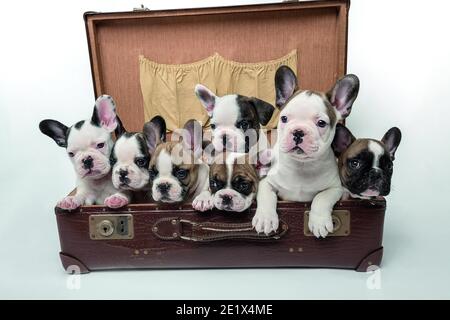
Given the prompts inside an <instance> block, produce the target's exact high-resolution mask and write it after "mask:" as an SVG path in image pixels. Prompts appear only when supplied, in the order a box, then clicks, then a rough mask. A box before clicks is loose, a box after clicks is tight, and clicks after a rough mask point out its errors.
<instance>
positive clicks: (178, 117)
mask: <svg viewBox="0 0 450 320" xmlns="http://www.w3.org/2000/svg"><path fill="white" fill-rule="evenodd" d="M139 65H140V85H141V92H142V97H143V101H144V116H145V121H148V120H149V119H151V118H152V117H154V116H155V115H161V116H162V117H164V119H165V120H166V122H167V128H168V129H169V130H170V131H173V130H175V129H176V128H180V127H182V126H183V125H184V123H185V122H186V121H188V120H189V119H197V120H199V121H200V122H201V123H202V124H203V125H204V126H208V115H207V113H206V111H205V110H204V108H203V107H202V105H201V104H200V102H199V101H198V99H197V98H196V96H195V94H194V87H195V85H196V84H197V83H201V84H203V85H205V86H207V87H208V88H209V89H210V90H211V91H213V92H214V93H215V94H217V95H218V96H223V95H226V94H234V93H236V94H241V95H245V96H251V97H257V98H259V99H262V100H264V101H267V102H269V103H271V104H273V105H275V88H274V78H275V72H276V70H277V69H278V67H280V66H281V65H287V66H289V67H290V68H291V69H293V70H297V50H293V51H291V52H290V53H289V54H287V55H285V56H283V57H281V58H279V59H276V60H270V61H262V62H256V63H247V62H246V63H240V62H236V61H232V60H228V59H226V58H224V57H222V56H221V55H219V54H218V53H215V54H214V55H212V56H210V57H207V58H205V59H203V60H200V61H196V62H193V63H189V64H162V63H157V62H155V61H151V60H149V59H148V58H145V57H144V56H142V55H141V56H139ZM277 118H278V112H275V114H274V115H273V117H272V119H271V121H270V122H269V123H268V125H267V126H266V128H268V129H273V128H275V126H276V124H277Z"/></svg>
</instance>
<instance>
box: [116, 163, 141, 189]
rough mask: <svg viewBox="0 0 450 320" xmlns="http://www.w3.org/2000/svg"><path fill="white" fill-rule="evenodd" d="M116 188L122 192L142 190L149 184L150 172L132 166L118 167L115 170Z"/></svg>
mask: <svg viewBox="0 0 450 320" xmlns="http://www.w3.org/2000/svg"><path fill="white" fill-rule="evenodd" d="M112 180H113V184H114V187H116V188H118V189H122V190H136V191H137V190H142V189H144V188H145V187H146V186H147V185H148V183H149V174H148V170H145V169H138V168H133V167H131V166H116V167H114V170H113V177H112Z"/></svg>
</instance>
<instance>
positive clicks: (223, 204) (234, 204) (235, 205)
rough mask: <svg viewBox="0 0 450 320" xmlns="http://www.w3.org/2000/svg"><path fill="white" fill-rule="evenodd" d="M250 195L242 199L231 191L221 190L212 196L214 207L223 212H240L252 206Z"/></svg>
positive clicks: (238, 194)
mask: <svg viewBox="0 0 450 320" xmlns="http://www.w3.org/2000/svg"><path fill="white" fill-rule="evenodd" d="M252 201H253V197H252V195H250V196H248V197H244V196H243V195H242V194H240V193H238V192H236V191H235V190H233V189H223V190H220V191H217V192H216V193H215V194H214V205H215V207H216V208H217V209H219V210H223V211H233V212H242V211H244V210H246V209H248V208H249V207H250V205H251V204H252Z"/></svg>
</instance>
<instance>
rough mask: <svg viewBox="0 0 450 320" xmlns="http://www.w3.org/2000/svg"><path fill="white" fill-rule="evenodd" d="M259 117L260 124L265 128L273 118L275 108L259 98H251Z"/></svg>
mask: <svg viewBox="0 0 450 320" xmlns="http://www.w3.org/2000/svg"><path fill="white" fill-rule="evenodd" d="M250 102H251V103H252V104H253V106H254V107H255V110H256V115H257V116H258V120H259V123H261V124H262V125H263V126H265V125H266V124H267V123H269V121H270V119H271V118H272V115H273V112H274V111H275V108H274V107H273V106H272V105H271V104H270V103H267V102H265V101H263V100H261V99H258V98H253V97H252V98H250Z"/></svg>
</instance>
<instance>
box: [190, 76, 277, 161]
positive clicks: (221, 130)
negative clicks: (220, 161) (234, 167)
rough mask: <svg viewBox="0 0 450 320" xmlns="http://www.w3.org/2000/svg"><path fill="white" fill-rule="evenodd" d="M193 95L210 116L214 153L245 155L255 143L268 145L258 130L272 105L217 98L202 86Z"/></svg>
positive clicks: (242, 98) (235, 97)
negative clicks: (227, 152) (224, 152)
mask: <svg viewBox="0 0 450 320" xmlns="http://www.w3.org/2000/svg"><path fill="white" fill-rule="evenodd" d="M195 94H196V95H197V97H198V99H199V100H200V102H201V103H202V105H203V106H204V107H205V109H206V111H207V112H208V115H209V117H210V123H211V129H212V137H211V142H212V145H213V146H214V150H215V151H217V152H223V151H230V152H238V153H248V152H249V151H250V149H251V148H253V147H254V146H255V145H257V143H259V145H260V146H263V147H264V146H267V138H266V136H265V134H264V133H263V132H260V128H261V125H266V124H267V123H268V122H269V121H270V118H271V117H272V114H273V112H274V110H275V108H274V107H273V106H272V105H271V104H269V103H267V102H265V101H263V100H260V99H257V98H253V97H252V98H250V97H245V96H242V95H238V94H231V95H226V96H223V97H218V96H216V95H215V94H214V93H213V92H212V91H211V90H209V89H208V88H207V87H205V86H203V85H201V84H198V85H196V87H195Z"/></svg>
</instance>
